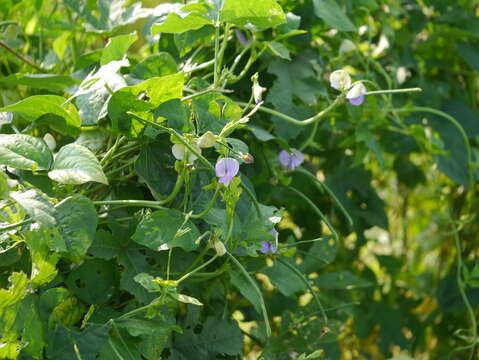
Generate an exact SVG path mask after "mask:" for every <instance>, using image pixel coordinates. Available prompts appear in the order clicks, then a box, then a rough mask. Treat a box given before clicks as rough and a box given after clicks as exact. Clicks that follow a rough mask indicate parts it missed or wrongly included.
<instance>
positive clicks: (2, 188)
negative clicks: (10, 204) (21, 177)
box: [0, 171, 10, 200]
mask: <svg viewBox="0 0 479 360" xmlns="http://www.w3.org/2000/svg"><path fill="white" fill-rule="evenodd" d="M9 193H10V185H8V176H7V175H6V174H5V173H4V172H3V171H0V199H2V200H3V199H6V198H7V197H8V195H9Z"/></svg>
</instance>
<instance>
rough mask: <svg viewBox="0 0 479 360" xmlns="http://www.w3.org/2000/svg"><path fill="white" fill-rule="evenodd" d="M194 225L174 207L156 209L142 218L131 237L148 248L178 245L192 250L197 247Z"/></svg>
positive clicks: (155, 248)
mask: <svg viewBox="0 0 479 360" xmlns="http://www.w3.org/2000/svg"><path fill="white" fill-rule="evenodd" d="M199 235H200V234H199V232H198V229H197V228H196V226H195V225H194V224H193V223H192V222H191V221H189V220H188V221H186V222H185V214H184V213H182V212H180V211H178V210H174V209H165V210H158V211H155V212H153V213H152V214H151V216H150V217H148V218H146V219H144V220H143V221H142V222H141V223H140V224H139V225H138V228H137V229H136V232H135V234H134V235H133V237H132V239H133V240H134V241H136V242H137V243H139V244H142V245H144V246H146V247H149V248H150V249H153V250H156V251H161V250H167V249H171V248H174V247H180V248H182V249H183V250H185V251H192V250H194V249H196V248H197V247H198V244H197V243H196V240H197V239H198V237H199Z"/></svg>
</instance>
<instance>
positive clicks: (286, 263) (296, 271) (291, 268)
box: [277, 257, 328, 326]
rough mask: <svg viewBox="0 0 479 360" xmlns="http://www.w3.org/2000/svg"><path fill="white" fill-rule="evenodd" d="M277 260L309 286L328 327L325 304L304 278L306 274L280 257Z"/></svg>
mask: <svg viewBox="0 0 479 360" xmlns="http://www.w3.org/2000/svg"><path fill="white" fill-rule="evenodd" d="M277 260H278V261H279V262H280V263H281V264H283V265H284V266H286V267H287V268H289V269H290V270H291V271H292V272H294V273H295V274H296V276H298V277H299V278H300V280H301V281H302V282H303V283H304V284H305V285H306V286H307V288H308V289H309V291H311V294H312V295H313V298H314V300H315V301H316V303H317V304H318V307H319V311H321V316H322V317H323V323H324V326H328V316H327V315H326V311H324V307H323V304H321V300H319V297H318V294H316V291H314V289H313V287H312V286H311V284H310V283H309V281H308V279H306V277H305V276H304V274H303V273H302V272H301V271H299V270H298V269H297V268H296V267H294V266H293V265H291V264H290V263H289V262H287V261H285V260H283V259H282V258H280V257H278V258H277Z"/></svg>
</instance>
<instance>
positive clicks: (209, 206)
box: [190, 184, 221, 219]
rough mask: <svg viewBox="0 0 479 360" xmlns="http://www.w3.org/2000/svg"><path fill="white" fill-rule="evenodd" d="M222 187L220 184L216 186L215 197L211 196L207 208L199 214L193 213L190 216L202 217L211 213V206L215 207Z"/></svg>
mask: <svg viewBox="0 0 479 360" xmlns="http://www.w3.org/2000/svg"><path fill="white" fill-rule="evenodd" d="M220 187H221V185H220V184H218V185H217V186H216V189H215V193H214V195H213V197H212V198H211V200H210V202H209V203H208V205H206V207H205V209H204V210H203V211H202V212H200V213H198V214H192V215H191V216H190V218H192V219H201V218H202V217H203V216H205V215H206V214H208V213H209V211H210V210H211V208H212V207H213V205H214V204H215V203H216V199H217V198H218V194H219V193H220Z"/></svg>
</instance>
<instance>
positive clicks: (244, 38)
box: [235, 29, 250, 46]
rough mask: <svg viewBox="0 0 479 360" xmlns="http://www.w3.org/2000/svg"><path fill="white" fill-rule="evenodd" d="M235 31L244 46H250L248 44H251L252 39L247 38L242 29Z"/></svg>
mask: <svg viewBox="0 0 479 360" xmlns="http://www.w3.org/2000/svg"><path fill="white" fill-rule="evenodd" d="M235 33H236V38H237V39H238V41H239V42H240V43H241V45H243V46H248V44H249V42H250V41H249V40H248V39H246V37H245V36H244V34H243V33H242V32H241V31H240V30H238V29H236V30H235Z"/></svg>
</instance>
